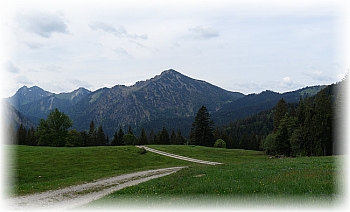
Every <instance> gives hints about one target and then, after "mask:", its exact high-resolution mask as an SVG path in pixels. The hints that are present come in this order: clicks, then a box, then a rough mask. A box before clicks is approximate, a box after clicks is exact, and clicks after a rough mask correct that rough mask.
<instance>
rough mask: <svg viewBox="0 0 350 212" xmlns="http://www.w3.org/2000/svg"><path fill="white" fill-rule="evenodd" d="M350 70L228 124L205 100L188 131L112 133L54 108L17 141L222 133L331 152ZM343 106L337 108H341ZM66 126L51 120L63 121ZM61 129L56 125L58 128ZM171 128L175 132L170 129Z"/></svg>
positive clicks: (177, 139)
mask: <svg viewBox="0 0 350 212" xmlns="http://www.w3.org/2000/svg"><path fill="white" fill-rule="evenodd" d="M346 85H347V76H346V77H345V78H344V79H343V80H342V81H341V82H339V83H336V84H332V85H329V86H327V87H326V88H324V89H322V90H321V91H320V92H318V93H317V94H316V95H315V96H312V97H309V96H306V97H305V96H304V97H302V96H301V97H300V100H299V103H287V102H286V101H285V100H284V99H283V98H282V99H281V100H280V101H279V102H278V103H277V105H276V106H275V107H274V108H272V109H270V110H266V111H263V112H260V113H257V114H254V115H251V116H248V117H246V118H243V119H239V120H236V121H232V122H231V123H230V124H228V125H226V126H215V123H213V121H212V120H211V119H210V114H209V112H208V110H207V109H206V107H205V106H202V107H201V108H200V109H199V110H198V113H197V115H196V117H195V119H194V120H193V124H192V128H191V129H190V130H189V131H190V133H189V135H182V133H181V130H179V129H171V130H170V131H168V129H166V128H165V127H163V128H162V130H160V131H158V132H155V131H154V130H153V129H150V130H149V131H148V132H146V130H145V129H144V128H142V129H141V132H140V133H139V135H136V134H134V132H133V129H132V128H131V127H130V126H129V127H128V129H127V130H126V129H122V128H121V127H118V128H116V130H115V133H114V135H113V137H112V138H109V137H108V136H106V135H105V133H104V131H103V129H102V126H101V125H99V126H95V124H94V121H93V120H92V121H91V123H90V127H89V129H88V130H86V131H81V132H78V131H77V130H75V129H69V128H70V127H71V125H72V124H71V122H70V120H69V117H68V116H66V115H65V114H64V113H63V112H60V111H58V110H57V109H56V110H53V111H52V112H51V113H50V114H49V115H48V118H47V119H46V120H44V119H42V120H41V121H40V123H39V126H38V127H37V128H36V129H35V128H34V127H32V128H30V129H26V128H25V127H23V126H22V125H21V126H20V127H19V128H18V130H17V131H16V132H15V130H14V129H12V132H11V133H10V134H12V136H10V137H11V138H12V139H13V141H12V143H17V144H19V145H34V146H35V145H41V146H62V147H63V146H66V147H75V146H104V145H112V146H121V145H145V144H166V145H175V144H176V145H181V144H182V145H183V144H191V145H201V146H211V147H212V146H214V143H215V141H217V140H219V139H220V142H224V146H225V147H226V148H229V149H248V150H260V151H265V153H266V154H269V155H275V156H282V155H283V156H327V155H333V154H335V153H336V147H337V145H338V143H337V141H336V138H337V139H339V136H335V135H334V132H335V123H337V122H339V121H341V120H342V119H344V118H342V115H341V114H340V113H339V112H338V111H343V110H344V109H345V104H344V102H345V101H346V94H347V93H346V88H345V86H346ZM337 112H338V113H337ZM57 120H60V121H61V122H62V125H61V126H51V124H52V123H60V122H59V121H57ZM55 129H56V131H55ZM169 132H170V133H169Z"/></svg>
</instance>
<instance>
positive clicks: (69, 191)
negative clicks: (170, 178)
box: [8, 166, 187, 210]
mask: <svg viewBox="0 0 350 212" xmlns="http://www.w3.org/2000/svg"><path fill="white" fill-rule="evenodd" d="M183 168H187V166H181V167H171V168H164V169H156V170H148V171H141V172H135V173H130V174H123V175H120V176H116V177H111V178H107V179H102V180H98V181H95V182H91V183H85V184H81V185H76V186H70V187H67V188H63V189H59V190H53V191H46V192H42V193H38V194H32V195H27V196H19V197H15V198H10V199H8V203H9V205H8V206H9V208H10V209H15V210H34V209H35V210H36V209H45V210H46V209H60V210H62V209H63V210H65V209H72V208H75V207H79V206H82V205H84V204H87V203H89V202H91V201H94V200H97V199H100V198H102V197H103V196H106V195H108V194H111V193H113V192H115V191H118V190H120V189H123V188H125V187H129V186H134V185H137V184H139V183H142V182H146V181H148V180H151V179H155V178H159V177H163V176H166V175H170V174H173V173H175V172H177V171H179V170H181V169H183Z"/></svg>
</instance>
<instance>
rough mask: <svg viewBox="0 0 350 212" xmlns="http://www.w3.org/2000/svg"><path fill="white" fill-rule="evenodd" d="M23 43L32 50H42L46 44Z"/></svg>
mask: <svg viewBox="0 0 350 212" xmlns="http://www.w3.org/2000/svg"><path fill="white" fill-rule="evenodd" d="M23 43H24V44H25V45H26V46H27V47H28V48H30V49H40V48H41V47H43V46H45V45H44V44H42V43H38V42H30V41H26V42H23Z"/></svg>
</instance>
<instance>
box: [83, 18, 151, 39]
mask: <svg viewBox="0 0 350 212" xmlns="http://www.w3.org/2000/svg"><path fill="white" fill-rule="evenodd" d="M89 27H90V29H92V30H94V31H97V30H102V31H104V32H106V33H111V34H114V35H115V36H117V37H120V38H122V37H127V38H131V39H143V40H147V38H148V35H147V34H142V35H136V34H129V33H128V32H127V31H126V29H125V28H124V27H123V26H117V27H114V26H113V25H112V24H109V23H104V22H94V23H90V24H89Z"/></svg>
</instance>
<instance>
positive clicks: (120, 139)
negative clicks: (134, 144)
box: [116, 127, 124, 146]
mask: <svg viewBox="0 0 350 212" xmlns="http://www.w3.org/2000/svg"><path fill="white" fill-rule="evenodd" d="M123 138H124V132H123V129H122V128H121V127H119V131H118V137H117V143H116V145H117V146H121V145H123V143H124V140H123Z"/></svg>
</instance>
